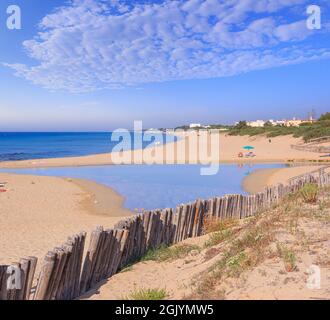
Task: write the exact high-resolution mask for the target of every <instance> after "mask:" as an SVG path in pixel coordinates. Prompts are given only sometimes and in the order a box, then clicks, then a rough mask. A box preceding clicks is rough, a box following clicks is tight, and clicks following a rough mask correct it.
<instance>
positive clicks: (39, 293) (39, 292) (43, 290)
mask: <svg viewBox="0 0 330 320" xmlns="http://www.w3.org/2000/svg"><path fill="white" fill-rule="evenodd" d="M55 260H56V254H55V253H54V252H52V251H49V252H48V253H47V255H46V256H45V259H44V261H43V265H42V267H41V272H40V276H39V280H38V285H37V288H36V292H35V295H34V300H49V298H50V297H49V283H50V280H51V277H52V274H53V270H54V265H55Z"/></svg>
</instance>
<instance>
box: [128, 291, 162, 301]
mask: <svg viewBox="0 0 330 320" xmlns="http://www.w3.org/2000/svg"><path fill="white" fill-rule="evenodd" d="M167 296H168V294H167V292H166V290H165V289H139V290H136V291H133V292H132V293H131V294H130V295H129V297H127V300H164V299H165V298H166V297H167Z"/></svg>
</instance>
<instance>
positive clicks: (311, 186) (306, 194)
mask: <svg viewBox="0 0 330 320" xmlns="http://www.w3.org/2000/svg"><path fill="white" fill-rule="evenodd" d="M317 194H318V185H317V184H315V183H306V184H305V185H304V186H303V187H302V188H301V190H300V195H301V196H302V198H303V199H304V201H305V202H306V203H316V201H317Z"/></svg>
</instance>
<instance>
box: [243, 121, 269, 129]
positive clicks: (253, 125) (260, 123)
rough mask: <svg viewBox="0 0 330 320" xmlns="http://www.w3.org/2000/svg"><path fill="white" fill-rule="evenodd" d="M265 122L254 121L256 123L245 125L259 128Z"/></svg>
mask: <svg viewBox="0 0 330 320" xmlns="http://www.w3.org/2000/svg"><path fill="white" fill-rule="evenodd" d="M265 123H266V121H264V120H256V121H248V122H247V123H246V124H247V125H248V126H249V127H254V128H259V127H263V126H264V125H265Z"/></svg>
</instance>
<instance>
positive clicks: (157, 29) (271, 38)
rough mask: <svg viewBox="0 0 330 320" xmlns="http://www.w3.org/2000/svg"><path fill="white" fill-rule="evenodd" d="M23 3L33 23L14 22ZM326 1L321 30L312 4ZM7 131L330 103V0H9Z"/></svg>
mask: <svg viewBox="0 0 330 320" xmlns="http://www.w3.org/2000/svg"><path fill="white" fill-rule="evenodd" d="M11 4H16V5H19V6H20V8H21V14H22V29H21V30H8V29H7V28H6V19H7V14H6V9H7V6H8V5H11ZM311 4H316V5H319V6H320V7H321V13H322V15H321V17H322V24H321V29H320V30H308V29H307V27H306V19H307V14H306V8H307V6H308V5H311ZM0 44H1V47H0V48H1V50H0V84H1V90H0V131H63V130H64V131H104V130H111V129H115V128H118V127H125V128H131V127H132V123H133V121H134V120H143V121H144V125H145V127H173V126H177V125H180V124H185V123H190V122H202V123H232V122H234V121H236V120H241V119H246V120H250V119H256V118H258V119H259V118H273V119H282V118H289V117H293V116H296V117H305V116H306V115H307V112H308V111H310V110H311V109H315V110H316V112H317V114H321V113H323V112H326V111H329V110H330V108H329V107H330V106H329V104H330V102H329V101H330V90H329V87H330V86H329V83H330V72H329V71H330V4H329V1H327V0H324V1H322V0H319V1H309V0H259V1H252V0H227V1H222V0H186V1H120V0H104V1H95V0H74V1H71V0H70V1H61V0H51V1H44V0H29V1H22V0H11V1H7V0H2V1H1V4H0Z"/></svg>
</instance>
